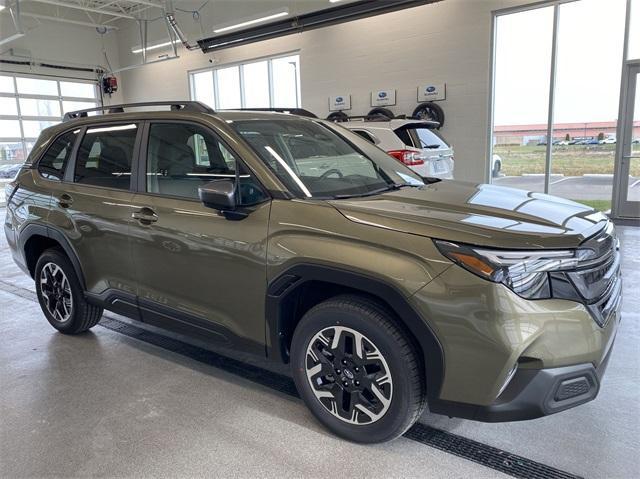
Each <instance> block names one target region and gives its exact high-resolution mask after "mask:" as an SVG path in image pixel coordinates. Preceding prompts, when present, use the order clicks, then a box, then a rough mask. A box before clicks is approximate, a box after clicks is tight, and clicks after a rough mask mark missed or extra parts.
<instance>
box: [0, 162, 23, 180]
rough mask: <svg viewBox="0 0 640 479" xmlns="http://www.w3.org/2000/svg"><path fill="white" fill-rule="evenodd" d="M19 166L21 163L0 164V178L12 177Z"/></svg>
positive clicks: (16, 172)
mask: <svg viewBox="0 0 640 479" xmlns="http://www.w3.org/2000/svg"><path fill="white" fill-rule="evenodd" d="M21 167H22V165H21V164H13V165H0V178H13V177H14V176H16V175H17V174H18V171H19V170H20V168H21Z"/></svg>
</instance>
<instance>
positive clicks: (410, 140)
mask: <svg viewBox="0 0 640 479" xmlns="http://www.w3.org/2000/svg"><path fill="white" fill-rule="evenodd" d="M395 133H396V135H397V137H398V138H400V140H401V141H402V143H404V144H405V145H409V146H413V147H415V148H429V149H438V148H449V145H447V142H446V141H444V138H442V136H440V134H439V133H438V132H437V131H435V130H433V129H430V128H426V127H417V128H416V127H412V126H409V127H403V128H398V129H397V130H395Z"/></svg>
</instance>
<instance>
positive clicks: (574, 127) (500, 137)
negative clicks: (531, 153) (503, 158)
mask: <svg viewBox="0 0 640 479" xmlns="http://www.w3.org/2000/svg"><path fill="white" fill-rule="evenodd" d="M616 125H617V122H616V121H593V122H588V123H556V124H555V125H554V128H553V138H554V139H558V140H564V139H565V138H566V136H567V134H568V135H569V137H570V138H571V139H573V138H597V137H598V136H599V135H600V133H602V134H603V135H604V137H605V138H606V137H615V136H616ZM546 135H547V125H546V124H545V123H541V124H538V125H501V126H496V127H495V129H494V141H495V144H496V145H514V144H515V145H526V144H528V143H537V142H538V141H540V140H543V139H544V138H545V137H546ZM633 137H634V138H637V137H640V121H634V122H633Z"/></svg>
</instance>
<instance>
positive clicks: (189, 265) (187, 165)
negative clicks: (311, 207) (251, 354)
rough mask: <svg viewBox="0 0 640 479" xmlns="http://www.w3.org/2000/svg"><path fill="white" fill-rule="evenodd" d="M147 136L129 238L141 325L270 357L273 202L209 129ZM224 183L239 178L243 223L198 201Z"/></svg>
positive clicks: (161, 125)
mask: <svg viewBox="0 0 640 479" xmlns="http://www.w3.org/2000/svg"><path fill="white" fill-rule="evenodd" d="M146 130H147V133H146V134H145V138H146V139H145V140H144V142H143V143H144V146H143V148H142V154H143V156H144V159H145V160H146V161H143V162H142V163H141V165H144V169H143V170H142V171H141V172H140V177H141V178H143V179H142V181H141V182H140V185H139V189H140V190H141V191H139V192H138V193H137V194H136V195H135V198H134V203H135V204H136V210H135V212H134V213H135V216H136V217H137V219H136V221H135V222H134V223H133V225H132V234H131V236H132V251H133V258H134V263H135V266H136V274H137V283H138V288H137V291H138V302H139V305H140V308H141V312H142V317H143V320H144V321H149V322H153V323H160V325H162V326H164V327H169V328H171V329H176V330H179V331H184V332H186V333H195V334H200V333H201V334H205V335H207V336H214V337H215V339H219V340H223V341H229V342H236V341H240V342H241V343H242V345H243V346H245V347H247V348H255V350H256V351H259V352H262V353H264V339H265V326H264V303H265V294H266V247H267V232H268V220H269V210H270V207H271V202H270V198H269V196H268V195H267V194H266V193H265V192H264V190H263V189H262V187H261V186H260V185H259V184H258V183H257V181H256V180H255V179H254V176H253V175H252V174H251V173H250V172H249V170H248V169H247V168H246V166H244V165H243V164H242V162H241V161H240V160H239V158H237V155H236V154H234V153H233V152H232V150H231V149H230V148H229V147H228V146H227V145H226V144H224V143H223V142H222V141H221V140H220V138H219V137H218V136H217V135H216V134H215V133H214V132H213V131H212V130H211V129H209V128H208V127H205V126H203V125H200V124H196V123H189V122H161V121H157V122H153V121H152V122H150V123H149V124H148V126H147V127H146ZM236 168H240V170H239V171H238V179H236ZM221 178H228V179H233V180H234V181H238V180H239V181H240V186H241V187H240V192H239V193H238V200H239V201H240V202H241V205H242V206H241V210H242V211H243V213H245V215H243V217H242V219H238V218H237V217H233V218H228V216H225V215H224V214H223V213H222V212H220V211H217V210H215V209H212V208H208V207H205V206H204V205H203V204H202V203H201V202H200V200H199V198H198V187H199V186H202V185H204V184H206V183H207V182H209V181H212V180H216V179H221Z"/></svg>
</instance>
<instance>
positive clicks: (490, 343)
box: [5, 102, 621, 442]
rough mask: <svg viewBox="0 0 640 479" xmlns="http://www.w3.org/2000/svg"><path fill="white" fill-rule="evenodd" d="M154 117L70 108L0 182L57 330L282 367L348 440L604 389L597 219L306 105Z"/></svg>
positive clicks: (609, 239) (607, 232)
mask: <svg viewBox="0 0 640 479" xmlns="http://www.w3.org/2000/svg"><path fill="white" fill-rule="evenodd" d="M166 105H167V106H170V108H166V110H165V111H161V110H158V108H159V107H158V106H157V105H156V104H155V103H154V104H145V105H140V104H134V105H122V106H120V107H110V108H111V109H110V110H109V111H108V112H106V113H105V114H102V115H89V114H88V113H90V112H89V111H88V110H84V111H80V112H74V113H70V114H67V115H66V117H65V121H63V122H62V123H61V124H59V125H56V126H54V127H51V128H48V129H46V130H44V131H43V133H42V134H41V136H40V138H39V139H38V141H37V143H36V144H35V146H34V148H33V150H32V152H31V154H30V156H29V159H28V160H27V162H26V164H25V165H24V166H23V168H22V169H21V171H20V172H19V173H18V175H17V177H16V179H15V181H13V182H12V183H10V184H9V185H8V187H7V198H8V202H7V216H6V220H5V232H6V235H7V238H8V241H9V244H10V247H11V250H12V254H13V257H14V259H15V261H16V262H17V264H18V265H19V266H20V267H21V268H22V269H23V270H24V271H25V272H26V273H28V274H29V275H31V277H33V278H34V280H35V284H36V290H37V296H38V299H39V302H40V305H41V307H42V311H43V313H44V315H45V316H46V318H47V320H48V321H49V323H51V325H52V326H53V327H54V328H56V329H57V330H58V331H60V332H62V333H67V334H76V333H81V332H84V331H86V330H88V329H89V328H91V327H93V326H94V325H96V324H97V323H98V322H99V321H100V317H101V315H102V312H103V310H104V309H107V310H110V311H113V312H115V313H118V314H121V315H124V316H127V317H129V318H133V319H137V320H140V321H142V322H144V323H150V324H154V325H158V326H160V327H163V328H166V329H168V330H172V331H174V332H179V333H181V334H188V335H193V336H196V337H198V338H199V339H205V340H211V341H214V342H216V343H221V344H223V345H226V346H228V347H232V348H235V349H237V350H241V351H244V352H250V353H254V354H257V355H260V356H261V357H263V358H264V359H265V360H272V361H277V362H281V363H288V364H290V366H291V372H292V375H293V378H294V380H295V383H296V386H297V388H298V391H299V393H300V396H301V397H302V398H303V400H304V401H305V403H306V404H307V406H308V407H309V409H310V410H311V411H312V413H313V414H314V415H315V416H316V417H317V418H318V420H319V421H320V422H321V423H322V424H324V425H325V426H326V427H328V428H329V429H330V430H332V431H333V432H334V433H336V434H338V435H340V436H342V437H344V438H347V439H350V440H353V441H359V442H379V441H386V440H389V439H392V438H395V437H397V436H398V435H400V434H402V433H403V432H405V431H406V430H407V429H408V428H409V427H410V426H411V425H412V424H413V423H414V422H415V421H416V420H417V419H418V418H419V417H420V414H421V413H422V411H423V410H424V408H425V407H426V406H427V405H428V407H429V409H430V410H431V411H432V412H435V413H440V414H446V415H448V416H456V417H462V418H468V419H473V420H478V421H515V420H523V419H531V418H536V417H540V416H543V415H547V414H552V413H555V412H558V411H562V410H564V409H567V408H570V407H573V406H576V405H579V404H583V403H585V402H587V401H590V400H592V399H594V398H595V397H596V395H597V394H598V391H599V388H600V382H601V378H602V374H603V372H604V370H605V367H606V364H607V359H608V357H609V353H610V351H611V346H612V343H613V341H614V338H615V333H616V329H617V326H618V323H619V320H620V300H621V276H620V267H619V262H620V253H619V248H618V240H617V238H616V235H615V231H614V227H613V225H612V223H611V222H610V221H608V219H607V217H605V216H604V215H602V214H601V213H599V212H596V211H594V210H593V209H591V208H589V207H586V206H583V205H580V204H577V203H574V202H571V201H568V200H564V199H560V198H555V197H552V196H548V195H544V194H540V193H532V192H526V191H522V190H517V189H510V188H503V187H498V186H492V185H485V184H473V183H464V182H459V181H446V180H445V181H440V180H436V179H433V178H424V177H420V176H418V175H417V174H416V173H414V172H413V171H412V170H410V169H409V168H407V167H406V166H404V165H403V164H402V163H401V162H399V161H397V160H396V159H395V158H392V157H391V156H388V155H387V154H386V153H385V152H383V151H382V150H380V149H378V148H377V147H375V146H374V145H372V144H371V143H369V142H368V141H366V140H365V139H363V138H361V137H360V136H358V135H357V134H355V133H352V132H350V131H349V130H347V129H345V128H343V127H341V126H339V125H336V124H334V123H331V122H327V121H323V120H319V119H316V118H311V117H309V116H310V115H307V113H308V112H305V111H304V110H291V111H290V112H288V113H287V112H266V111H225V112H214V111H213V110H211V109H210V108H208V107H206V106H204V105H202V104H200V103H195V102H180V103H178V102H176V103H170V102H167V103H166ZM141 107H142V108H146V110H143V111H140V108H141ZM96 110H99V109H96ZM125 110H126V111H125ZM136 110H137V111H136ZM150 110H156V111H150Z"/></svg>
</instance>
